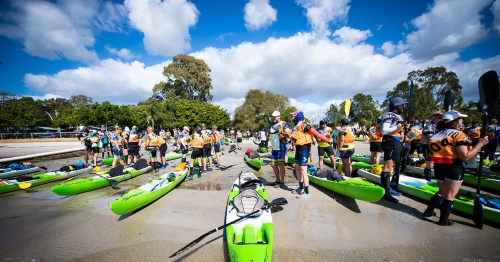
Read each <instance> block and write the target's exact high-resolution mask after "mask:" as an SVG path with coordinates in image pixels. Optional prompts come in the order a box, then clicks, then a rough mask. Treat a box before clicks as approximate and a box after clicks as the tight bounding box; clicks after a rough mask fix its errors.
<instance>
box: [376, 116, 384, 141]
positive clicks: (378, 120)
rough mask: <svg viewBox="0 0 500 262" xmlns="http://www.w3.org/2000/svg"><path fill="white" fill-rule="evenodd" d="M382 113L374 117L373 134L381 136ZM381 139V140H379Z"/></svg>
mask: <svg viewBox="0 0 500 262" xmlns="http://www.w3.org/2000/svg"><path fill="white" fill-rule="evenodd" d="M383 116H384V115H381V116H379V117H377V119H375V135H376V136H378V137H380V138H382V137H383V136H384V135H382V117H383ZM380 141H382V140H380Z"/></svg>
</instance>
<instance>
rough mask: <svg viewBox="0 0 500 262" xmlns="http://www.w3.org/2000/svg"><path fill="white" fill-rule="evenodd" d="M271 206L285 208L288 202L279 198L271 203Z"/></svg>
mask: <svg viewBox="0 0 500 262" xmlns="http://www.w3.org/2000/svg"><path fill="white" fill-rule="evenodd" d="M270 204H271V205H273V206H284V205H286V204H288V201H287V200H286V198H284V197H279V198H276V199H275V200H273V201H271V203H270Z"/></svg>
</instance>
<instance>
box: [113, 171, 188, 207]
mask: <svg viewBox="0 0 500 262" xmlns="http://www.w3.org/2000/svg"><path fill="white" fill-rule="evenodd" d="M188 172H189V168H185V167H184V169H183V170H179V171H174V170H172V172H167V173H165V174H163V175H161V176H159V177H157V178H155V179H153V180H151V181H149V182H148V183H146V184H144V185H142V186H140V187H139V188H136V189H132V190H130V191H128V192H127V193H125V194H123V195H122V196H121V197H119V198H117V199H116V200H114V201H113V202H111V204H110V205H109V208H110V209H111V211H113V212H114V213H115V214H117V215H124V214H128V213H131V212H133V211H135V210H137V209H139V208H141V207H144V206H146V205H148V204H150V203H152V202H153V201H155V200H157V199H159V198H160V197H162V196H164V195H165V194H167V193H168V192H170V191H171V190H172V189H174V188H175V187H176V186H177V185H179V184H180V183H181V182H182V181H183V180H184V179H185V178H186V175H187V173H188ZM172 173H173V174H175V179H174V180H173V181H169V180H168V177H169V175H170V174H172Z"/></svg>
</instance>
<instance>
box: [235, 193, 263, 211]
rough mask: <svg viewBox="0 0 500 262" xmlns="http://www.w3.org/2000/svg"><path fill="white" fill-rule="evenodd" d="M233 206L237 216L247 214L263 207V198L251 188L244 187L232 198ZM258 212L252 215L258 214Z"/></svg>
mask: <svg viewBox="0 0 500 262" xmlns="http://www.w3.org/2000/svg"><path fill="white" fill-rule="evenodd" d="M232 202H233V206H234V208H235V209H236V211H237V212H238V214H237V215H238V216H240V217H242V216H247V215H249V214H251V213H253V212H255V211H257V210H261V209H262V207H264V204H265V200H264V198H262V197H261V196H260V195H259V193H258V192H257V191H255V190H253V189H246V190H244V191H243V192H241V193H240V194H238V195H237V196H235V197H234V198H233V201H232ZM259 215H260V212H258V213H256V214H254V215H252V216H259Z"/></svg>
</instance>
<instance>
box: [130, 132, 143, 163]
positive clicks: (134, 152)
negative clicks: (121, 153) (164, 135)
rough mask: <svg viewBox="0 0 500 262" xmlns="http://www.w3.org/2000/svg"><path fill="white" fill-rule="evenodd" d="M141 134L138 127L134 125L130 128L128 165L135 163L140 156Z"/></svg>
mask: <svg viewBox="0 0 500 262" xmlns="http://www.w3.org/2000/svg"><path fill="white" fill-rule="evenodd" d="M141 144H142V140H141V135H140V133H138V132H137V127H136V126H133V127H132V130H130V136H129V137H128V157H127V165H130V164H132V161H133V163H134V164H135V163H136V162H137V160H138V158H139V151H140V150H141V146H142V145H141Z"/></svg>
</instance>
